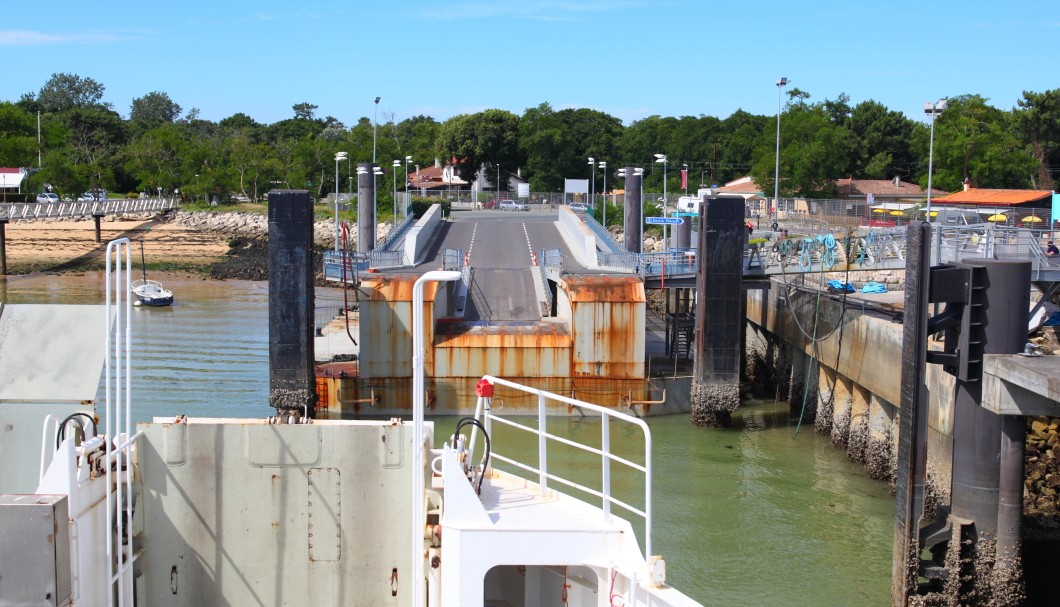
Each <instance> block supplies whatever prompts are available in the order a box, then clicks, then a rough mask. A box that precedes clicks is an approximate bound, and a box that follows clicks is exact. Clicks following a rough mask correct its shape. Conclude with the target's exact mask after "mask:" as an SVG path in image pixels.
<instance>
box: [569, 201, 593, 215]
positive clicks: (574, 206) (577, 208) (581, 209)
mask: <svg viewBox="0 0 1060 607" xmlns="http://www.w3.org/2000/svg"><path fill="white" fill-rule="evenodd" d="M569 206H570V210H572V211H574V212H575V213H585V212H587V211H588V210H589V207H587V206H585V205H584V204H583V203H580V202H574V203H571V204H570V205H569Z"/></svg>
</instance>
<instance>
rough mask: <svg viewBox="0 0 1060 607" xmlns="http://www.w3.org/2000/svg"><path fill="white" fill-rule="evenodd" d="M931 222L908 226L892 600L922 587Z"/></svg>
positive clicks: (900, 605) (900, 604)
mask: <svg viewBox="0 0 1060 607" xmlns="http://www.w3.org/2000/svg"><path fill="white" fill-rule="evenodd" d="M930 241H931V227H930V225H929V224H927V223H924V222H914V223H912V224H910V225H909V228H908V229H907V230H906V253H905V308H904V309H905V324H904V326H903V327H902V344H903V347H902V361H901V362H902V387H901V391H900V394H901V407H902V409H901V411H902V414H901V416H900V417H899V418H898V424H899V428H898V463H897V465H896V470H895V493H894V501H895V517H894V526H895V528H894V544H893V546H894V547H893V553H892V566H891V604H892V605H893V606H894V607H905V605H906V604H907V599H908V598H909V596H910V595H911V594H913V593H914V592H915V591H916V589H917V575H918V572H919V570H920V543H919V534H920V522H921V520H922V519H923V517H924V495H925V487H926V476H927V438H928V396H929V395H928V391H927V385H926V380H925V375H926V373H927V371H926V367H927V335H928V329H927V326H928V318H927V314H928V305H929V302H928V294H929V291H928V282H929V276H930V266H931V253H930V251H929V243H930Z"/></svg>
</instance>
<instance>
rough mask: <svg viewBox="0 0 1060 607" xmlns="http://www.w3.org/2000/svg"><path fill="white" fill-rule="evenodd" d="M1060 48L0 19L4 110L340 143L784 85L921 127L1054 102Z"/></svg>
mask: <svg viewBox="0 0 1060 607" xmlns="http://www.w3.org/2000/svg"><path fill="white" fill-rule="evenodd" d="M1009 7H1012V8H1009ZM1058 36H1060V2H1057V1H1056V0H1020V1H1019V2H1013V3H1004V2H998V1H996V0H995V1H992V2H985V1H981V0H964V1H956V0H936V1H935V2H930V1H928V2H923V1H919V2H913V1H907V0H892V1H890V2H870V1H868V0H806V1H803V2H793V1H782V0H726V1H718V0H669V1H668V0H655V1H648V0H537V1H527V0H489V1H487V0H481V1H459V0H457V1H435V2H425V1H421V0H404V1H401V0H391V1H389V2H388V1H376V2H368V1H365V0H346V1H344V2H337V1H336V2H333V1H312V0H308V1H302V2H290V1H288V2H271V1H264V0H258V1H256V2H249V1H243V0H214V1H213V2H202V1H200V0H182V1H180V2H154V1H151V0H148V1H146V2H145V1H143V0H140V1H138V2H127V1H125V0H116V1H110V0H107V1H103V2H84V1H83V0H77V1H73V0H49V1H46V2H31V3H24V4H23V5H20V7H19V8H18V9H17V10H15V9H14V8H13V7H8V10H7V11H5V19H4V22H3V24H2V25H0V53H2V56H3V57H4V64H5V70H4V71H5V80H4V85H3V88H4V92H3V94H2V95H0V100H6V101H16V100H17V99H18V98H19V97H20V96H21V95H22V94H23V93H26V92H36V91H38V90H40V87H41V86H42V85H43V84H44V83H45V82H46V81H47V80H48V78H49V77H50V76H51V75H52V74H53V73H59V72H66V73H74V74H77V75H79V76H82V77H91V78H93V79H95V80H97V81H98V82H100V83H102V84H103V85H104V86H105V87H106V92H105V96H104V101H107V102H109V103H111V104H112V105H113V107H114V108H115V109H116V110H117V111H118V112H120V113H121V114H122V115H123V116H128V113H129V105H130V103H131V102H132V100H133V99H135V98H137V97H141V96H143V95H144V94H146V93H149V92H152V91H162V92H165V93H167V94H168V95H169V96H170V98H172V99H173V101H175V102H176V103H178V104H179V105H180V106H181V107H182V108H183V109H184V110H185V111H188V110H190V109H191V108H198V109H199V111H200V117H202V118H205V119H208V120H213V121H217V120H220V119H222V118H225V117H227V116H231V115H232V114H234V113H236V112H244V113H246V114H249V115H250V116H251V117H252V118H254V119H255V120H258V121H259V122H263V123H272V122H276V121H277V120H282V119H285V118H289V117H291V116H293V112H292V110H291V107H292V106H293V105H295V104H297V103H301V102H309V103H312V104H315V105H317V106H319V108H318V110H317V116H318V117H325V116H334V117H336V118H338V119H339V120H341V121H342V122H343V123H345V124H347V125H350V124H353V123H355V122H356V121H357V120H358V118H360V117H368V118H372V116H373V112H374V110H375V109H376V108H374V107H373V99H374V98H375V97H376V96H379V97H381V98H382V100H381V101H380V103H379V106H378V108H377V109H378V120H379V121H380V122H384V121H385V120H386V119H387V118H389V117H393V119H394V120H396V121H401V120H404V119H406V118H409V117H411V116H416V115H419V114H423V115H428V116H433V117H434V118H436V119H437V120H439V121H442V120H445V119H447V118H449V117H451V116H454V115H457V114H462V113H471V112H477V111H481V110H484V109H488V108H500V109H504V110H508V111H511V112H513V113H516V114H522V113H523V111H524V110H525V109H526V108H529V107H535V106H537V105H538V104H540V103H543V102H548V103H549V104H551V105H552V107H554V108H556V109H561V108H568V107H588V108H593V109H596V110H600V111H603V112H607V113H609V114H611V115H614V116H616V117H618V118H620V119H621V120H622V121H623V122H624V123H625V124H629V123H630V122H631V121H634V120H639V119H642V118H645V117H647V116H651V115H655V114H657V115H661V116H698V115H701V114H703V115H709V116H717V117H719V118H725V117H727V116H729V115H730V114H732V112H734V111H736V110H737V109H743V110H746V111H748V112H752V113H755V114H765V115H772V114H775V113H776V111H777V101H778V97H777V87H776V84H775V83H776V80H777V79H778V78H779V77H781V76H786V77H787V78H789V79H790V80H791V85H789V90H790V87H791V86H796V87H798V88H799V89H801V90H803V91H806V92H809V93H810V94H811V95H812V97H811V101H821V100H824V99H835V98H837V97H838V96H839V94H840V93H846V94H847V95H849V96H850V99H851V103H852V104H856V103H859V102H861V101H866V100H875V101H878V102H880V103H882V104H884V105H885V106H887V107H888V108H890V109H892V110H897V111H901V112H904V113H906V114H907V115H909V116H916V117H918V118H922V117H923V113H922V109H921V108H922V107H923V103H924V102H925V101H927V100H936V99H939V98H942V97H950V96H956V95H961V94H972V93H974V94H980V95H982V96H984V97H986V98H987V99H988V100H989V102H990V103H991V104H992V105H994V106H995V107H998V108H1001V109H1006V110H1007V109H1011V108H1012V107H1014V106H1015V105H1016V101H1017V100H1018V99H1020V98H1021V97H1022V92H1023V91H1025V90H1029V91H1036V92H1041V91H1046V90H1051V89H1055V88H1060V76H1058V75H1057V67H1056V63H1055V59H1056V56H1057V44H1056V40H1057V38H1058ZM785 99H786V98H785Z"/></svg>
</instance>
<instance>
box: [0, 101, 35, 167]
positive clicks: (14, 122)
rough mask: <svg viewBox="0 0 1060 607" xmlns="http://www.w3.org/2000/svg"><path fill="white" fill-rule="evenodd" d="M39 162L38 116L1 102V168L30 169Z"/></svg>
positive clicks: (11, 104)
mask: <svg viewBox="0 0 1060 607" xmlns="http://www.w3.org/2000/svg"><path fill="white" fill-rule="evenodd" d="M36 162H37V120H36V116H34V115H33V114H30V113H29V112H27V111H25V110H23V109H22V108H20V107H19V106H17V105H15V104H13V103H10V102H6V101H5V102H0V166H5V167H30V166H33V165H34V164H36Z"/></svg>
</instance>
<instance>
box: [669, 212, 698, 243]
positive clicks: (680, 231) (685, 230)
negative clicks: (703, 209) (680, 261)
mask: <svg viewBox="0 0 1060 607" xmlns="http://www.w3.org/2000/svg"><path fill="white" fill-rule="evenodd" d="M682 219H684V223H680V224H677V225H675V226H674V227H673V228H674V229H673V230H672V232H671V234H672V235H671V236H670V242H671V244H672V246H673V248H675V249H688V248H690V247H691V246H692V222H693V221H695V220H696V219H697V218H696V217H683V218H682Z"/></svg>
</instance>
